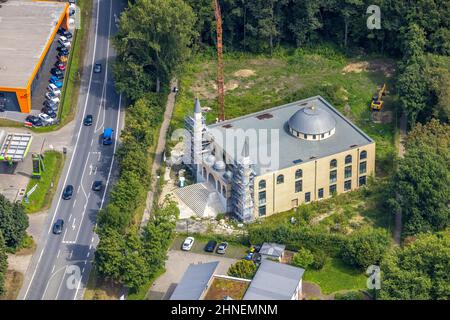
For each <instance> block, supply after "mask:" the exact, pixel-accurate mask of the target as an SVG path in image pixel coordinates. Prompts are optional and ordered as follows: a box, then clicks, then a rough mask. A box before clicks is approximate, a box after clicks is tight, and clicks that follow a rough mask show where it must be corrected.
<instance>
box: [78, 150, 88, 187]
mask: <svg viewBox="0 0 450 320" xmlns="http://www.w3.org/2000/svg"><path fill="white" fill-rule="evenodd" d="M88 155H89V154H88ZM80 188H81V185H79V186H78V189H77V194H78V193H80Z"/></svg>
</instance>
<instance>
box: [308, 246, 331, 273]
mask: <svg viewBox="0 0 450 320" xmlns="http://www.w3.org/2000/svg"><path fill="white" fill-rule="evenodd" d="M313 255H314V261H313V262H312V264H311V268H313V269H314V270H321V269H322V268H323V266H324V265H325V263H327V260H328V256H327V254H326V253H325V252H323V251H322V250H318V251H315V252H314V253H313Z"/></svg>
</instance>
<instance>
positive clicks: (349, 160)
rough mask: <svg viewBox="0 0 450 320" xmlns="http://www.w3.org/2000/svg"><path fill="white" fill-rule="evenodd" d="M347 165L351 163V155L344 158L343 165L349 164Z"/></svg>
mask: <svg viewBox="0 0 450 320" xmlns="http://www.w3.org/2000/svg"><path fill="white" fill-rule="evenodd" d="M349 163H352V156H351V155H348V156H346V157H345V164H349Z"/></svg>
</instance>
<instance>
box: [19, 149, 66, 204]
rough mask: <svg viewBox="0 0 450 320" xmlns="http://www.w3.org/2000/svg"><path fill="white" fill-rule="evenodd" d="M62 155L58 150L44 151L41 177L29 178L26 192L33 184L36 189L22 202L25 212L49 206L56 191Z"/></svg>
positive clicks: (61, 166)
mask: <svg viewBox="0 0 450 320" xmlns="http://www.w3.org/2000/svg"><path fill="white" fill-rule="evenodd" d="M63 159H64V156H63V154H62V153H60V152H56V151H46V152H45V153H44V168H45V171H44V172H43V174H42V176H41V179H39V180H38V179H31V180H30V182H29V183H28V187H27V191H26V192H28V191H29V190H30V189H31V188H32V187H34V185H36V184H37V185H38V186H37V188H36V190H35V191H34V192H33V193H32V194H31V196H30V197H29V199H28V200H29V203H25V202H23V205H24V207H25V210H26V212H27V213H35V212H39V211H42V210H45V209H48V208H49V207H50V204H51V202H52V199H53V195H54V194H55V192H56V188H57V185H58V181H59V177H60V175H61V171H62V168H63V165H64V161H63Z"/></svg>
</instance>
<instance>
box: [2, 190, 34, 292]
mask: <svg viewBox="0 0 450 320" xmlns="http://www.w3.org/2000/svg"><path fill="white" fill-rule="evenodd" d="M27 228H28V216H27V215H26V213H25V210H24V208H23V206H22V205H21V204H20V203H11V202H10V201H9V200H8V199H6V198H5V196H3V195H2V194H0V295H2V294H3V293H5V287H4V285H5V273H6V269H7V267H8V263H7V253H14V252H15V251H16V250H17V249H19V248H20V245H21V244H22V241H23V239H24V238H25V235H26V230H27Z"/></svg>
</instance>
